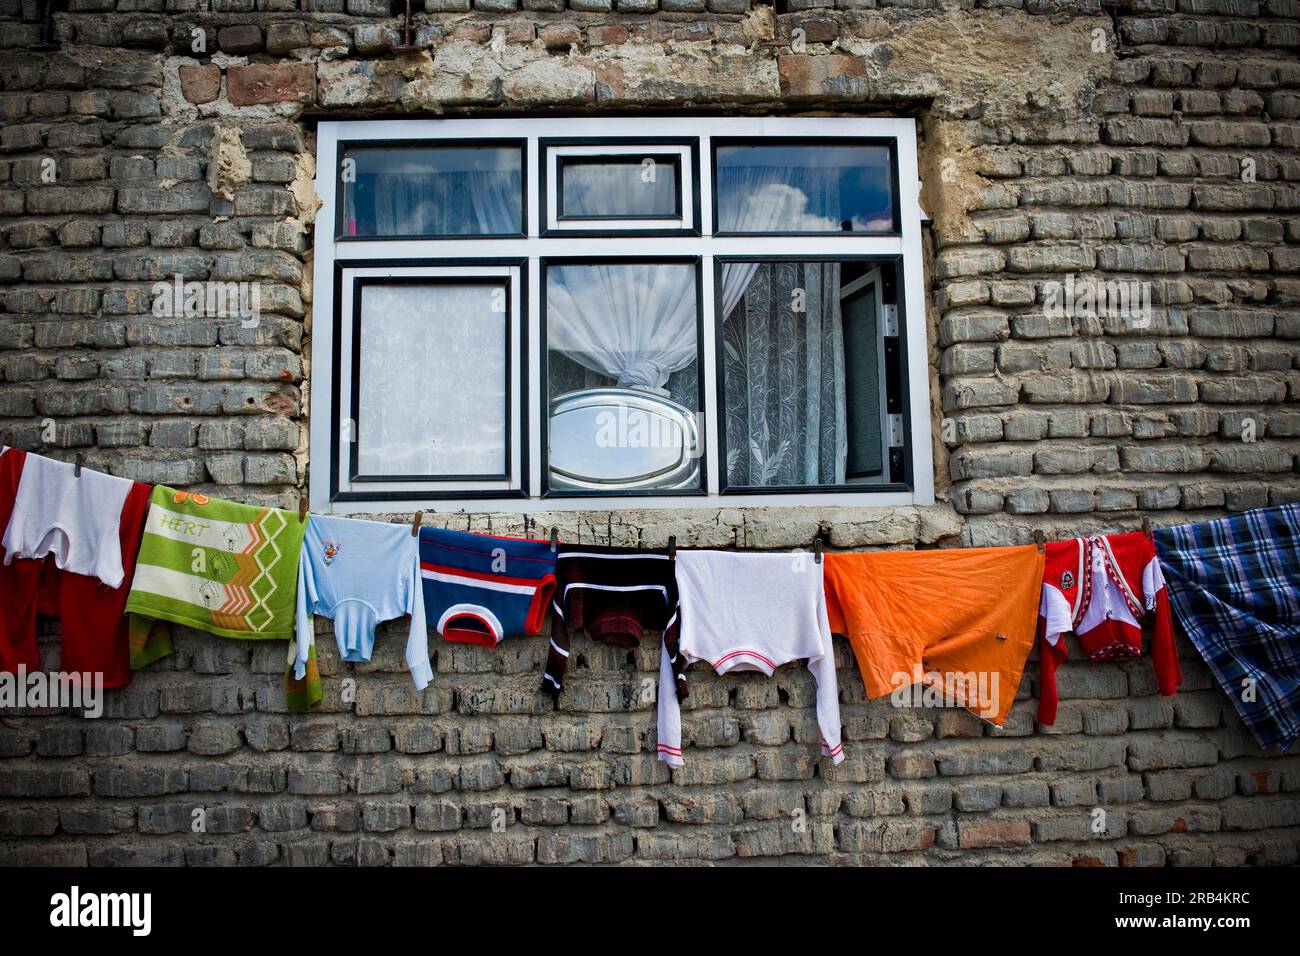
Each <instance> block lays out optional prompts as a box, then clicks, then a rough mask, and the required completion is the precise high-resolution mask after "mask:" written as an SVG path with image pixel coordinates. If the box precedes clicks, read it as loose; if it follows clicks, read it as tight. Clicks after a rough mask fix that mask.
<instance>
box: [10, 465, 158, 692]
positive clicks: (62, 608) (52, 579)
mask: <svg viewBox="0 0 1300 956" xmlns="http://www.w3.org/2000/svg"><path fill="white" fill-rule="evenodd" d="M44 460H46V459H42V458H41V457H40V456H39V455H29V454H28V453H27V452H24V451H22V450H21V449H17V448H8V449H3V450H0V529H7V528H8V526H9V523H10V520H11V516H12V513H13V511H14V509H15V504H16V501H17V493H18V488H19V485H20V483H21V476H22V475H23V474H24V472H25V471H26V468H27V467H33V468H34V469H36V470H39V471H44V470H45V469H44V468H43V466H41V465H40V464H39V462H41V461H44ZM69 468H71V466H69ZM93 474H95V473H93V472H90V471H88V470H83V471H82V474H81V479H85V478H90V477H91V476H92V475H93ZM104 477H107V476H104ZM73 479H74V480H81V479H78V478H76V477H75V475H74V476H73ZM92 484H94V485H99V482H98V481H94V480H93V479H92ZM127 485H128V491H127V495H126V498H125V500H124V501H123V503H122V506H121V510H120V511H119V513H118V515H117V516H116V520H115V522H113V523H114V525H115V529H116V530H115V537H114V538H113V539H112V541H111V543H110V544H107V545H105V546H104V547H105V548H107V549H108V550H111V551H112V552H114V555H116V556H115V557H114V555H103V556H101V557H100V560H99V561H98V563H99V564H100V565H101V568H103V567H120V568H121V574H122V578H121V583H119V585H118V586H117V587H115V588H113V587H109V586H108V585H107V584H105V583H104V582H103V581H102V580H100V578H99V577H98V576H95V575H87V574H78V573H74V572H73V571H71V570H68V569H67V568H60V567H59V565H58V561H59V559H60V557H61V556H63V557H68V556H71V555H73V554H75V553H76V551H75V550H72V549H62V548H61V547H60V546H58V545H56V546H55V547H54V549H53V550H51V551H50V552H49V553H47V554H46V555H45V556H44V557H41V558H23V557H17V556H15V555H13V554H12V553H10V552H9V551H8V550H7V549H6V551H5V562H4V564H3V565H0V594H3V595H4V609H3V612H0V671H3V672H5V673H15V672H16V671H17V670H18V668H19V666H22V667H24V668H25V669H26V670H27V671H29V672H30V671H37V670H40V668H41V658H40V650H39V648H38V646H37V643H36V618H37V616H38V615H40V616H42V617H52V618H58V619H59V634H60V643H61V652H60V657H59V670H60V671H61V672H63V673H64V674H67V675H69V676H70V678H71V679H73V680H77V679H79V675H81V674H98V675H100V677H101V679H102V681H103V686H104V687H122V686H124V685H126V684H129V683H130V682H131V661H130V652H129V643H128V635H127V623H126V619H125V618H124V617H123V615H122V610H123V607H124V606H125V604H126V598H127V594H128V592H129V590H130V588H129V582H130V580H131V575H132V573H133V571H134V569H135V556H136V551H137V550H138V549H139V546H140V532H141V528H142V527H143V525H144V517H145V512H146V511H147V509H148V505H149V492H150V486H149V485H143V484H139V483H136V482H127ZM36 487H37V486H35V485H29V488H31V489H34V488H36ZM114 500H115V499H107V500H105V501H104V502H103V503H102V504H103V506H104V507H112V505H113V501H114ZM96 523H97V524H98V523H107V522H102V521H101V519H99V518H96Z"/></svg>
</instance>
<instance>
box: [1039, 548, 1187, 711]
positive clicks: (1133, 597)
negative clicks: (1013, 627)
mask: <svg viewBox="0 0 1300 956" xmlns="http://www.w3.org/2000/svg"><path fill="white" fill-rule="evenodd" d="M1151 614H1154V630H1153V632H1152V635H1151V660H1152V663H1153V664H1154V665H1155V669H1156V681H1157V683H1158V684H1159V687H1160V693H1161V694H1164V695H1166V696H1168V695H1170V694H1172V693H1173V692H1174V691H1175V690H1177V689H1178V685H1179V684H1181V683H1182V681H1183V678H1182V673H1181V672H1180V671H1179V668H1178V654H1177V652H1176V651H1175V649H1174V627H1173V617H1172V615H1171V614H1170V611H1169V592H1168V589H1167V588H1166V587H1165V579H1164V575H1162V574H1161V573H1160V564H1159V562H1158V561H1157V560H1156V552H1155V545H1154V544H1153V543H1152V542H1151V539H1150V538H1148V537H1147V536H1146V535H1145V534H1142V533H1141V532H1138V531H1135V532H1132V533H1130V534H1112V535H1092V536H1090V537H1086V538H1072V539H1071V540H1069V541H1054V542H1052V543H1051V544H1048V545H1047V555H1046V561H1045V562H1044V566H1043V597H1042V601H1041V603H1040V604H1039V608H1038V615H1039V618H1040V622H1039V623H1040V625H1041V626H1042V629H1043V645H1042V653H1041V654H1040V657H1041V663H1042V669H1041V674H1040V685H1041V686H1040V689H1039V696H1038V722H1039V723H1041V724H1051V723H1055V721H1056V705H1057V697H1056V668H1057V667H1058V666H1059V665H1060V663H1061V662H1062V661H1064V660H1065V657H1066V650H1065V641H1063V640H1062V639H1061V638H1062V636H1063V635H1064V634H1065V632H1066V631H1074V633H1075V634H1076V635H1077V636H1078V638H1079V643H1080V644H1082V645H1083V649H1084V650H1085V651H1086V652H1087V654H1088V659H1089V660H1094V661H1105V660H1122V659H1127V658H1134V657H1141V656H1142V624H1141V622H1142V620H1143V619H1144V618H1146V617H1147V616H1148V615H1151Z"/></svg>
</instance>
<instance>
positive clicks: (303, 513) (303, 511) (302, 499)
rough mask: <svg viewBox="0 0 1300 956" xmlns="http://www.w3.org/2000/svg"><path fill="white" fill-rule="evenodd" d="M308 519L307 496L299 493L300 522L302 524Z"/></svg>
mask: <svg viewBox="0 0 1300 956" xmlns="http://www.w3.org/2000/svg"><path fill="white" fill-rule="evenodd" d="M306 520H307V496H306V495H299V496H298V523H299V524H301V523H302V522H304V521H306Z"/></svg>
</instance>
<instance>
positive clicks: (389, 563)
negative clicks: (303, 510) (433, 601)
mask: <svg viewBox="0 0 1300 956" xmlns="http://www.w3.org/2000/svg"><path fill="white" fill-rule="evenodd" d="M313 614H319V615H321V616H322V617H328V618H333V620H334V636H335V638H336V639H337V640H338V646H339V658H340V659H341V660H344V661H356V662H364V661H368V660H370V655H371V652H372V651H373V650H374V646H375V627H376V626H377V625H378V624H379V623H380V622H381V621H391V620H393V619H395V618H399V617H402V616H403V615H406V614H409V615H410V616H411V631H410V635H409V636H408V638H407V641H406V666H407V667H408V668H410V671H411V677H412V678H414V680H415V686H416V689H417V690H423V689H424V688H425V687H426V686H428V684H429V681H431V680H432V679H433V668H432V666H431V665H430V663H429V635H428V631H427V630H426V625H425V619H424V592H423V588H421V586H420V541H419V539H418V538H415V537H412V536H411V529H410V527H409V526H407V525H404V524H385V523H383V522H379V521H364V520H361V519H359V518H334V517H330V516H328V515H315V514H314V515H311V516H310V517H309V518H308V521H307V533H306V536H305V537H304V539H303V544H302V557H301V559H300V560H299V562H298V621H297V634H298V646H297V656H296V657H295V661H294V675H295V676H296V677H299V678H301V677H302V676H303V674H304V673H306V668H307V659H308V656H309V654H310V651H311V645H312V640H313V633H314V632H313V627H312V615H313Z"/></svg>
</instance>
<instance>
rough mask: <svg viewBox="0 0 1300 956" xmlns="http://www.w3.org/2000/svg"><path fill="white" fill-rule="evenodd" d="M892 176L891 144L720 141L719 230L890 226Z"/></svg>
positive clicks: (887, 229)
mask: <svg viewBox="0 0 1300 956" xmlns="http://www.w3.org/2000/svg"><path fill="white" fill-rule="evenodd" d="M892 182H893V172H892V168H891V164H890V150H889V147H887V146H877V145H860V144H859V145H829V144H827V145H818V144H808V145H776V144H774V145H767V146H748V145H746V146H719V147H718V150H717V196H718V200H717V209H718V221H717V224H716V229H717V231H718V232H720V233H749V234H774V233H775V234H783V233H813V232H821V233H825V232H866V233H891V232H893V231H894V196H893V188H892V185H891V184H892Z"/></svg>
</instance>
